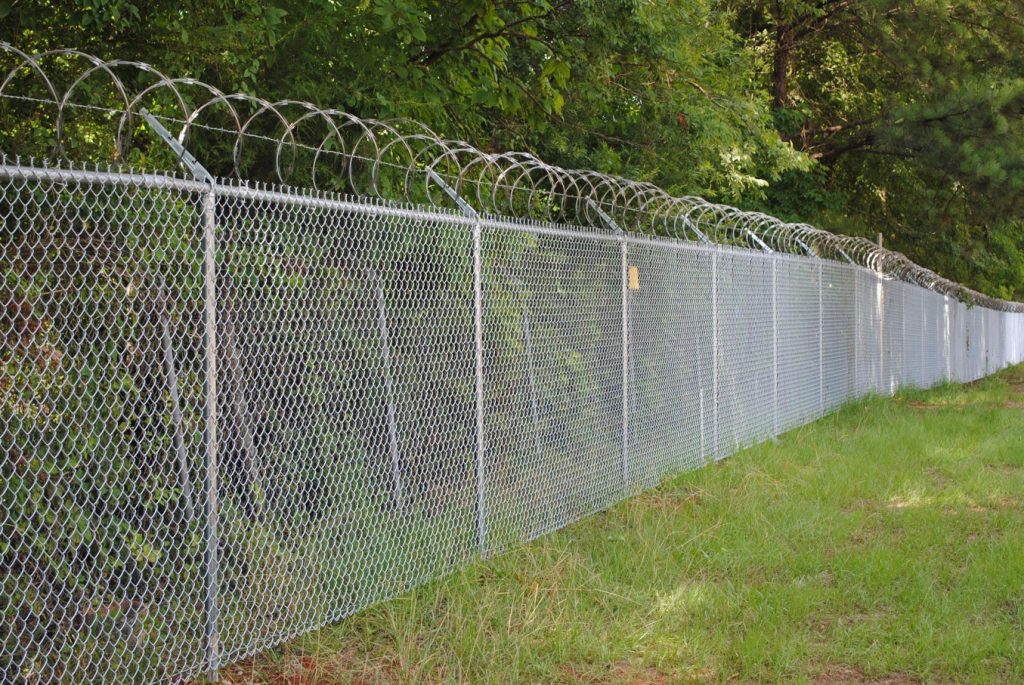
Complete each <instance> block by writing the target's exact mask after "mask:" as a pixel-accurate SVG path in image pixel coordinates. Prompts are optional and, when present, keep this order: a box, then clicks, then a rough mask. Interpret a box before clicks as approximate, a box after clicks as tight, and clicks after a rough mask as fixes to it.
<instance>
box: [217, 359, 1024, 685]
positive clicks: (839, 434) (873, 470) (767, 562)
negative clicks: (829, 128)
mask: <svg viewBox="0 0 1024 685" xmlns="http://www.w3.org/2000/svg"><path fill="white" fill-rule="evenodd" d="M1022 503H1024V367H1018V368H1017V369H1015V370H1012V371H1009V372H1006V373H1004V374H1002V375H1000V376H998V377H996V378H990V379H987V380H984V381H982V382H980V383H976V384H973V385H970V386H966V387H958V386H947V387H942V388H938V389H936V390H932V391H930V392H913V393H905V394H902V395H900V396H898V397H897V398H896V399H894V400H880V399H871V400H867V401H865V402H862V403H859V404H857V405H854V406H851V407H848V408H846V409H844V410H842V411H840V412H839V413H837V414H835V415H833V416H830V417H828V418H826V419H823V420H822V421H819V422H817V423H815V424H814V425H811V426H807V427H804V428H801V429H798V430H796V431H793V432H791V433H789V434H787V435H785V436H783V437H782V439H781V440H780V441H779V442H778V443H776V444H765V445H762V446H759V447H756V448H754V449H750V450H747V451H744V452H742V453H740V454H737V455H734V456H733V457H731V458H729V459H727V460H725V461H724V462H722V463H721V464H719V465H716V466H713V467H711V468H706V469H702V470H700V471H696V472H692V473H687V474H684V475H681V476H679V477H677V478H675V479H674V480H672V481H671V482H669V483H667V484H665V485H664V486H662V487H661V488H659V489H657V490H656V491H653V492H649V493H646V494H643V495H641V496H639V497H636V498H634V499H632V500H630V501H627V502H623V503H622V504H620V505H618V506H616V507H614V508H613V509H611V510H610V511H608V512H605V513H602V514H599V515H596V516H594V517H592V518H589V519H587V520H585V521H582V522H580V523H578V524H576V525H574V526H571V527H570V528H568V529H566V530H563V531H561V532H559V533H556V534H554V535H551V536H548V537H547V538H544V539H542V540H539V541H537V542H535V543H532V544H530V545H527V546H526V547H524V548H521V549H518V550H516V551H513V552H511V553H509V554H507V555H505V556H502V557H500V558H497V559H492V560H489V561H484V562H480V563H477V564H474V565H472V566H470V567H469V568H467V569H465V570H463V571H461V572H459V573H456V574H455V575H453V576H451V577H448V578H445V579H442V580H440V581H437V582H435V583H432V584H431V585H429V586H427V587H424V588H421V589H419V590H417V591H414V592H411V593H409V594H407V595H405V596H403V597H400V598H398V599H396V600H394V601H392V602H388V603H385V604H382V605H379V606H376V607H373V608H371V609H369V610H367V611H365V612H363V613H361V614H360V615H358V616H356V617H353V618H351V619H349V620H346V621H344V622H342V623H341V624H340V625H336V626H332V627H329V628H326V629H324V630H322V631H320V632H318V633H315V634H313V635H310V636H307V637H305V638H302V639H300V640H298V641H296V642H294V643H291V644H289V645H286V646H285V647H283V648H281V649H280V650H278V651H277V652H275V653H274V654H270V655H265V656H263V657H259V658H257V659H255V660H253V661H250V662H246V663H243V664H240V665H237V666H234V667H231V668H229V669H227V670H226V671H225V679H226V680H227V681H228V682H230V683H272V684H274V685H284V684H287V685H300V684H303V685H304V684H307V683H309V684H312V683H323V684H332V683H349V682H351V683H376V682H380V683H442V682H452V683H459V682H468V683H516V682H527V683H538V682H544V683H547V682H555V683H586V684H591V683H609V684H610V683H632V684H640V683H688V682H698V683H703V682H740V683H762V682H768V683H775V682H797V683H799V682H811V683H889V684H891V685H902V684H904V683H918V682H920V683H926V682H927V683H931V682H939V683H943V682H957V683H959V682H976V683H1016V682H1024V504H1022Z"/></svg>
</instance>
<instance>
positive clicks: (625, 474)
mask: <svg viewBox="0 0 1024 685" xmlns="http://www.w3.org/2000/svg"><path fill="white" fill-rule="evenodd" d="M619 244H620V245H621V248H620V252H621V253H622V487H623V489H627V488H628V487H629V280H628V279H629V264H628V262H629V256H628V251H629V248H628V247H627V245H626V234H625V233H621V236H620V238H619Z"/></svg>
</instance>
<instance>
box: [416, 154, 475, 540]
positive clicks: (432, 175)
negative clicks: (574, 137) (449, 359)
mask: <svg viewBox="0 0 1024 685" xmlns="http://www.w3.org/2000/svg"><path fill="white" fill-rule="evenodd" d="M427 177H428V178H429V179H430V180H431V181H432V182H434V183H436V184H437V186H438V187H439V188H440V189H441V190H443V191H444V193H445V195H447V196H448V197H449V199H451V201H452V202H454V203H455V206H456V207H458V208H459V210H461V211H462V213H463V214H465V215H466V216H468V217H471V218H472V219H473V366H474V384H473V385H474V388H473V390H474V395H475V405H476V412H475V414H476V416H475V422H476V537H477V546H478V547H479V548H480V554H481V555H482V556H486V555H487V499H486V486H487V477H486V471H485V467H486V464H485V459H484V452H485V444H484V317H483V310H484V294H483V254H482V252H483V245H482V243H483V234H482V232H483V225H482V224H481V221H480V215H479V214H478V213H477V211H476V210H475V209H473V208H472V207H471V206H470V205H469V203H467V202H466V201H465V200H463V199H462V196H460V195H459V194H458V192H457V191H456V190H455V189H454V188H452V187H451V186H450V185H449V184H448V183H447V182H446V181H445V180H444V179H443V178H441V176H440V175H439V174H438V173H437V172H436V171H434V170H433V169H427Z"/></svg>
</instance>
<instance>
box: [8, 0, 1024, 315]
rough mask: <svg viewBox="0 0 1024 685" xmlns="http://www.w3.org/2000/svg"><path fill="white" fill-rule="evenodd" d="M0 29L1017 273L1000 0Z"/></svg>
mask: <svg viewBox="0 0 1024 685" xmlns="http://www.w3.org/2000/svg"><path fill="white" fill-rule="evenodd" d="M0 14H2V15H3V22H2V28H0V37H2V38H3V39H4V40H7V41H10V42H12V43H15V44H17V45H18V46H20V47H22V48H23V49H26V50H29V51H36V50H41V49H46V48H53V47H69V46H73V47H78V48H81V49H84V50H88V51H92V52H95V53H97V54H99V55H102V56H104V57H108V58H113V57H120V58H125V59H138V60H144V61H147V62H150V63H152V64H154V65H157V66H159V67H160V68H161V69H162V70H164V71H165V73H170V74H175V75H191V76H195V77H198V78H201V79H203V80H206V81H208V82H211V83H215V84H218V85H219V86H220V87H222V88H224V89H240V90H243V91H248V92H254V93H258V94H260V95H261V96H263V97H267V98H272V99H273V98H301V99H308V100H312V101H314V102H316V103H317V104H319V105H322V106H331V107H337V108H342V109H345V110H347V111H350V112H352V113H355V114H358V115H363V116H373V117H413V118H416V119H419V120H421V121H423V122H424V123H426V124H428V125H430V126H431V127H434V128H435V129H436V130H438V131H440V132H443V133H444V134H445V135H448V136H452V137H460V138H463V139H465V140H468V141H470V142H472V143H474V144H476V145H478V146H480V147H482V148H483V149H489V150H499V149H510V148H515V149H527V150H531V151H534V152H536V153H539V154H540V155H541V156H542V157H544V158H545V159H548V160H550V161H552V162H555V163H558V164H562V165H571V166H581V167H591V168H596V169H598V170H601V171H607V172H614V173H619V174H624V175H628V176H632V177H636V178H640V179H645V180H652V181H655V182H657V183H659V184H660V185H662V186H664V187H666V188H667V189H669V190H671V191H673V192H676V193H679V194H702V195H705V196H707V197H709V198H712V199H714V200H718V201H722V202H728V203H734V204H737V205H740V206H742V207H745V208H755V209H761V210H766V211H769V212H772V213H775V214H777V215H779V216H782V217H783V218H787V219H799V220H803V221H809V222H814V223H817V224H820V225H822V226H823V227H827V228H830V229H832V230H836V231H839V232H847V233H854V234H859V235H865V236H869V237H872V238H873V237H874V236H875V234H876V233H877V232H882V233H883V234H884V235H885V236H886V239H887V246H889V247H893V248H894V249H897V250H901V251H904V252H906V253H907V254H908V255H909V256H910V257H911V258H913V259H915V260H916V261H919V262H920V263H923V264H924V265H926V266H929V267H932V268H934V269H936V270H938V271H939V272H941V273H943V274H944V275H946V276H948V277H951V278H954V279H958V280H961V281H963V282H965V283H967V284H968V285H971V286H975V287H978V288H979V289H981V290H984V291H987V292H989V293H991V294H993V295H998V296H1003V297H1018V298H1019V297H1021V296H1024V255H1022V252H1021V250H1022V247H1024V237H1022V236H1021V232H1020V220H1021V214H1022V212H1024V201H1022V199H1021V197H1020V189H1021V185H1022V184H1024V142H1022V139H1021V136H1020V132H1021V128H1022V125H1024V124H1022V112H1024V79H1022V78H1021V73H1024V72H1022V66H1024V65H1022V61H1024V57H1022V56H1021V55H1022V54H1024V53H1022V51H1021V50H1020V49H1019V48H1020V46H1021V45H1024V4H1022V3H1020V2H1019V1H1017V0H992V1H985V2H982V1H981V0H956V1H954V2H948V1H946V0H918V1H916V2H902V1H898V0H720V1H715V0H676V1H674V2H648V1H643V0H532V1H530V2H485V1H483V0H456V1H449V0H301V1H299V0H275V2H270V3H266V2H253V1H246V0H212V1H206V0H204V1H203V2H190V1H186V2H177V1H176V2H168V1H166V0H155V1H153V2H144V3H143V2H138V1H137V0H136V1H134V2H131V1H128V0H90V1H89V2H86V1H85V0H66V1H54V0H44V1H38V0H32V1H24V0H22V1H19V0H13V1H11V0H9V1H8V2H3V3H0Z"/></svg>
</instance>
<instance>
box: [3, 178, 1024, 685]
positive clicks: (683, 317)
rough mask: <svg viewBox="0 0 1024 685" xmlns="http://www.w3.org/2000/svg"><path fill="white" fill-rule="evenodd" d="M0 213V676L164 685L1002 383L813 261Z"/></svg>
mask: <svg viewBox="0 0 1024 685" xmlns="http://www.w3.org/2000/svg"><path fill="white" fill-rule="evenodd" d="M0 188H2V191H3V192H2V205H0V207H2V215H3V249H4V257H5V259H4V285H3V290H2V291H0V297H2V299H3V305H4V312H5V314H4V316H5V323H6V326H5V328H6V335H5V339H4V348H3V364H4V366H3V374H2V376H0V412H2V417H3V418H2V426H0V437H2V440H3V444H4V447H3V449H4V457H3V472H4V478H3V483H2V485H0V493H2V494H0V516H2V526H3V527H2V531H0V555H2V560H3V564H2V567H0V578H2V582H3V587H4V599H3V614H4V615H3V621H4V624H5V625H6V626H7V630H6V631H5V633H4V637H3V644H2V645H0V682H2V683H82V682H89V683H124V682H153V683H156V682H174V681H180V680H182V679H185V678H189V677H192V676H195V675H196V674H199V673H201V672H203V671H207V670H210V669H216V668H217V667H219V666H220V665H223V664H226V663H229V662H232V661H235V660H237V659H240V658H242V657H244V656H247V655H250V654H253V653H255V652H258V651H260V650H264V649H266V648H269V647H271V646H273V645H276V644H279V643H280V642H282V641H283V640H286V639H288V638H289V637H291V636H295V635H298V634H301V633H303V632H307V631H309V630H312V629H315V628H317V627H320V626H323V625H325V624H327V623H330V622H332V621H336V620H338V619H340V618H342V617H344V616H347V615H349V614H351V613H353V612H355V611H357V610H359V609H360V608H362V607H365V606H367V605H369V604H371V603H373V602H376V601H379V600H382V599H386V598H389V597H393V596H395V595H396V594H398V593H400V592H402V591H404V590H405V589H407V588H409V587H412V586H414V585H416V584H417V583H420V582H423V581H425V580H427V579H430V578H435V577H438V576H440V575H443V574H445V573H446V572H448V571H449V570H450V569H452V568H455V567H457V566H459V565H462V564H464V563H466V562H467V561H468V560H470V559H472V558H473V557H474V556H476V555H478V554H493V553H496V552H499V551H501V550H503V549H506V548H508V547H510V546H512V545H515V544H518V543H520V542H522V541H524V540H529V539H532V538H535V537H537V536H539V535H542V534H544V533H546V532H549V531H552V530H555V529H558V528H561V527H563V526H565V525H566V524H568V523H570V522H572V521H575V520H577V519H579V518H581V517H583V516H586V515H587V514H588V513H590V512H593V511H595V510H599V509H602V508H605V507H607V506H609V505H610V504H612V503H613V502H615V501H617V500H619V499H621V498H623V497H625V496H627V495H628V494H630V493H632V492H635V491H637V490H639V489H642V488H646V487H649V486H652V485H654V484H656V483H658V482H659V481H660V480H661V479H663V478H664V477H665V476H666V475H668V474H671V473H676V472H678V471H681V470H685V469H689V468H694V467H697V466H699V465H701V464H704V463H706V462H707V461H709V460H713V459H716V458H722V457H725V456H727V455H728V454H731V453H732V452H734V451H735V450H737V449H739V448H741V447H743V446H745V445H750V444H752V443H755V442H758V441H760V440H764V439H766V438H769V437H771V436H773V435H777V434H779V433H780V432H783V431H785V430H787V429H789V428H792V427H794V426H798V425H801V424H804V423H806V422H808V421H811V420H813V419H815V418H817V417H819V416H822V415H823V414H825V413H826V412H828V411H829V410H832V409H834V408H836V407H838V406H839V405H841V404H843V403H844V402H847V401H849V400H851V399H854V398H856V397H860V396H863V395H866V394H869V393H872V392H877V393H881V394H890V393H892V392H894V391H895V390H896V389H898V388H900V387H906V386H916V387H927V386H931V385H934V384H936V383H939V382H942V381H945V380H953V381H970V380H974V379H977V378H979V377H981V376H983V375H985V374H988V373H991V372H993V371H995V370H997V369H999V368H1002V367H1004V366H1006V365H1007V364H1010V363H1015V362H1019V361H1021V360H1022V359H1024V314H1021V313H1014V312H1003V311H994V310H987V309H984V308H981V307H968V306H966V305H965V304H963V303H961V302H959V301H956V300H955V299H953V298H951V297H949V296H948V295H943V294H940V293H936V292H931V291H928V290H925V289H923V288H921V287H918V286H916V285H912V284H909V283H904V282H900V281H896V280H888V279H885V278H883V277H881V276H879V274H877V273H875V272H873V271H870V270H868V269H865V268H863V267H860V266H854V265H850V264H843V263H839V262H833V261H827V260H821V259H817V258H809V257H799V256H795V255H787V254H769V253H765V252H759V251H754V250H749V249H740V248H735V247H726V246H711V245H701V244H699V243H689V242H683V241H678V240H672V239H651V238H646V237H642V236H638V235H628V234H611V233H601V232H595V231H594V230H593V229H590V228H576V227H573V226H569V225H556V224H539V223H529V222H523V221H511V220H507V219H504V218H502V217H473V216H467V215H463V214H458V213H448V212H445V211H443V210H439V209H436V208H431V209H424V208H416V207H403V206H396V205H390V204H385V203H380V202H377V203H372V202H367V201H364V200H348V199H345V198H341V197H331V196H327V195H315V194H308V193H302V192H296V191H290V190H270V189H254V188H247V187H244V186H238V185H230V184H218V185H213V186H209V185H204V184H200V183H195V182H190V181H182V180H179V179H175V178H173V177H170V176H144V175H130V174H113V173H106V172H86V171H68V170H62V171H57V170H44V169H37V168H31V167H21V166H5V167H3V169H2V173H0ZM475 258H479V266H480V268H479V276H478V277H477V276H475V269H474V260H475ZM477 289H479V293H480V297H479V300H477V298H476V297H475V293H476V292H477ZM477 303H478V304H477ZM478 322H479V323H478ZM478 325H479V330H477V326H478ZM478 336H479V338H478ZM478 339H479V349H478V343H477V340H478ZM478 355H479V360H480V364H479V366H477V363H476V360H477V358H478ZM477 388H480V389H481V390H482V395H481V396H479V397H478V395H477ZM478 413H479V416H480V418H481V419H482V421H478V420H477V417H478ZM480 444H482V445H483V450H482V452H481V451H480V450H479V448H478V445H480Z"/></svg>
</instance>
